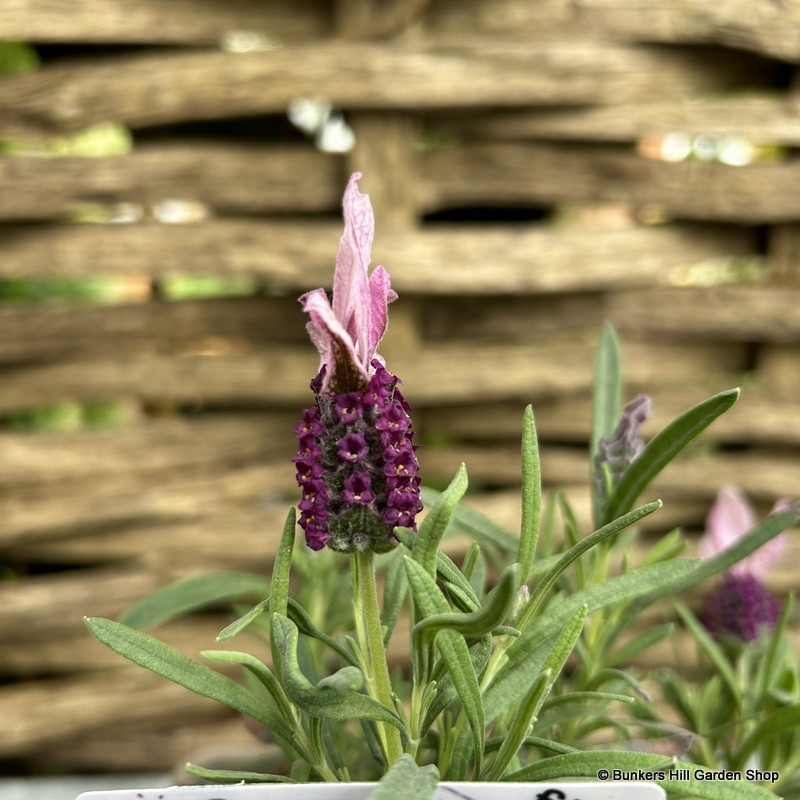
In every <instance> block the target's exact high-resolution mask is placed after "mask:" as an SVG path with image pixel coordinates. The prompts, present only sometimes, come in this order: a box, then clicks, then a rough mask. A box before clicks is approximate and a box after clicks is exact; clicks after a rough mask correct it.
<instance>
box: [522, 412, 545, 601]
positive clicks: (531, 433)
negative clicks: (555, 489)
mask: <svg viewBox="0 0 800 800" xmlns="http://www.w3.org/2000/svg"><path fill="white" fill-rule="evenodd" d="M541 513H542V467H541V463H540V461H539V440H538V438H537V436H536V423H535V422H534V418H533V407H532V406H527V407H526V409H525V413H524V415H523V417H522V523H521V526H520V534H519V549H518V551H517V563H518V564H519V566H520V574H519V585H520V586H521V585H522V584H523V583H527V582H528V579H529V575H530V571H531V567H532V566H533V560H534V558H535V556H536V543H537V541H538V539H539V517H540V516H541ZM518 588H519V587H518Z"/></svg>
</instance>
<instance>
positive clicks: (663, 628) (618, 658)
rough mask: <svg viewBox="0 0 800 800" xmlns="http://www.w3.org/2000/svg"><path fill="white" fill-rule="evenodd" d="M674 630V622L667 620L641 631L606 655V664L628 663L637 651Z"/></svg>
mask: <svg viewBox="0 0 800 800" xmlns="http://www.w3.org/2000/svg"><path fill="white" fill-rule="evenodd" d="M637 610H639V609H637ZM674 630H675V624H674V623H672V622H667V623H664V624H663V625H656V626H655V627H654V628H648V629H647V630H645V631H642V633H639V634H637V635H636V636H634V637H633V638H632V639H631V640H630V641H628V642H626V643H625V644H624V645H622V646H621V647H618V648H617V649H616V650H615V651H614V652H613V653H612V654H611V655H610V656H606V659H605V663H606V666H609V667H615V666H617V665H618V664H628V663H630V662H631V661H632V660H633V659H634V658H635V657H636V656H637V655H639V653H642V652H643V651H645V650H647V649H648V648H649V647H652V646H653V645H654V644H657V643H658V642H660V641H661V640H662V639H666V638H667V636H671V635H672V632H673V631H674Z"/></svg>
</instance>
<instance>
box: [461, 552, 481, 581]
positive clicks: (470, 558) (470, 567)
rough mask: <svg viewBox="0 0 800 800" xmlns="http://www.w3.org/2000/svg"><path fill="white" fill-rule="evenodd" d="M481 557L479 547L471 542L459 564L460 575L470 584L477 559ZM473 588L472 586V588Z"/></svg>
mask: <svg viewBox="0 0 800 800" xmlns="http://www.w3.org/2000/svg"><path fill="white" fill-rule="evenodd" d="M480 557H481V546H480V545H479V544H478V543H477V542H472V543H471V544H470V546H469V549H468V550H467V552H466V553H465V555H464V561H463V562H462V564H461V574H462V575H463V576H464V577H465V578H466V579H467V580H468V581H470V585H471V582H472V576H473V575H474V574H475V570H476V568H477V566H478V559H479V558H480ZM472 588H473V589H474V588H475V587H474V586H473V587H472Z"/></svg>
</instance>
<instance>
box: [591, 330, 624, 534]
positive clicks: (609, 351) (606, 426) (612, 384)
mask: <svg viewBox="0 0 800 800" xmlns="http://www.w3.org/2000/svg"><path fill="white" fill-rule="evenodd" d="M621 362H622V357H621V355H620V346H619V339H618V338H617V334H616V331H615V330H614V328H613V326H611V325H610V324H608V323H607V324H606V325H604V326H603V330H602V331H601V333H600V341H599V343H598V345H597V353H596V355H595V363H594V380H593V381H592V384H593V392H592V431H591V435H590V439H589V485H590V487H591V492H592V518H593V519H594V524H595V527H597V528H599V527H600V526H601V525H602V524H603V522H604V521H605V514H604V498H603V497H602V495H601V494H600V492H599V490H598V487H597V485H596V483H595V480H594V471H595V460H596V457H597V451H598V449H599V447H600V440H601V439H602V438H603V437H604V436H608V435H609V434H610V433H612V431H613V430H614V428H616V426H617V423H618V422H619V418H620V415H621V414H622V366H621Z"/></svg>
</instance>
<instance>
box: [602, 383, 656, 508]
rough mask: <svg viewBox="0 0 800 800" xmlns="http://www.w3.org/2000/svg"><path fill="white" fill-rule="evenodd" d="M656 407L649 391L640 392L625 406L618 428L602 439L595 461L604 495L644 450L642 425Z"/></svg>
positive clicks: (603, 495)
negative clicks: (641, 434)
mask: <svg viewBox="0 0 800 800" xmlns="http://www.w3.org/2000/svg"><path fill="white" fill-rule="evenodd" d="M652 407H653V402H652V400H651V399H650V398H649V397H648V396H647V395H646V394H639V395H636V397H634V398H633V400H631V401H630V402H629V403H627V404H626V405H625V407H624V408H623V409H622V416H621V418H620V421H619V424H618V425H617V427H616V428H615V429H614V431H613V432H612V433H610V434H609V435H608V436H604V437H603V438H602V439H600V442H599V443H598V449H597V455H596V456H595V462H594V482H595V485H596V487H597V490H598V492H599V494H600V496H601V497H605V496H606V494H607V492H608V489H609V488H610V486H609V483H610V485H611V486H613V485H614V484H615V483H616V482H617V481H618V480H619V479H620V477H621V476H622V473H623V472H625V470H626V469H627V468H628V467H629V466H630V465H631V463H633V461H634V459H635V458H637V457H638V456H639V455H640V454H641V452H642V450H644V441H643V440H642V439H641V437H640V436H639V428H641V426H642V425H643V424H644V423H645V422H646V421H647V419H648V418H649V417H650V412H651V410H652Z"/></svg>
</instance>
